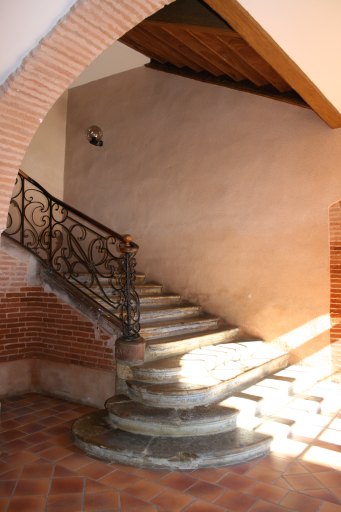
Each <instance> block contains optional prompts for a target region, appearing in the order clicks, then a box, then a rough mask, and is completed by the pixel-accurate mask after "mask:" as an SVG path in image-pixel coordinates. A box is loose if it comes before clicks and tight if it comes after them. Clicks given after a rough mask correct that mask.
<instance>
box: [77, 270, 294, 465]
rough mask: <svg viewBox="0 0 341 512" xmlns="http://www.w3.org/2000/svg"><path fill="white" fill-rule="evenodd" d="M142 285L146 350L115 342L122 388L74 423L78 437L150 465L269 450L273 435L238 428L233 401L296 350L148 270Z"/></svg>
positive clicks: (216, 460) (86, 446)
mask: <svg viewBox="0 0 341 512" xmlns="http://www.w3.org/2000/svg"><path fill="white" fill-rule="evenodd" d="M84 279H86V278H84ZM103 285H104V286H105V282H103ZM136 289H137V291H138V293H139V294H140V300H141V306H142V307H141V331H140V334H141V337H142V338H143V340H144V343H143V347H144V348H145V350H144V353H142V352H141V354H139V355H138V357H135V356H136V354H135V356H134V357H132V353H135V352H136V350H135V349H136V347H134V344H129V342H127V343H124V341H123V342H122V341H119V342H118V343H117V347H116V359H117V377H118V379H119V384H120V386H119V388H120V392H121V393H122V394H120V395H116V396H113V397H112V398H110V399H109V400H107V402H106V409H105V410H104V411H100V412H96V413H93V414H90V415H86V416H84V417H83V418H80V419H79V420H77V421H76V422H75V424H74V426H73V434H74V438H75V442H76V444H77V445H78V446H79V447H80V448H82V449H83V450H84V451H86V452H87V453H88V454H90V455H93V456H95V457H98V458H100V459H104V460H107V461H110V462H119V463H124V464H130V465H135V466H140V467H147V468H168V469H194V468H200V467H210V466H224V465H229V464H236V463H240V462H245V461H248V460H250V459H253V458H256V457H260V456H263V455H266V454H267V453H268V452H269V449H270V444H271V441H272V437H271V436H269V435H268V434H267V433H266V432H265V433H264V432H257V431H255V430H254V429H253V426H251V427H250V428H249V427H248V428H247V429H244V428H240V427H239V426H238V424H237V416H238V410H236V409H235V408H234V407H233V406H231V405H229V404H228V403H227V400H228V399H229V397H232V395H235V394H236V393H238V392H240V391H242V390H243V389H245V388H247V387H248V386H251V385H253V384H255V383H256V382H257V381H259V380H260V379H262V378H264V377H265V376H268V375H272V374H273V373H275V372H277V371H279V370H281V369H283V368H285V367H286V366H287V365H288V354H286V353H284V352H282V351H280V350H278V349H277V348H275V347H273V346H271V345H269V344H267V343H264V342H262V341H260V340H255V339H253V338H250V337H246V335H245V333H243V332H242V331H241V329H239V328H238V327H234V326H229V325H227V324H226V323H225V322H224V321H223V320H222V319H220V318H218V317H215V316H213V315H210V314H207V313H205V312H204V311H202V310H201V308H200V306H197V305H194V304H190V303H188V302H186V301H184V300H182V299H181V297H180V296H178V295H175V294H173V293H170V292H164V291H163V290H162V286H161V285H160V284H158V283H145V278H144V275H143V274H141V273H139V274H138V275H137V282H136ZM93 291H95V292H96V288H95V290H93ZM88 292H89V293H91V290H90V289H89V290H88ZM108 293H109V290H108ZM135 345H136V346H138V348H139V347H142V344H140V345H139V344H138V343H135Z"/></svg>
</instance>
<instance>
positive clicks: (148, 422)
mask: <svg viewBox="0 0 341 512" xmlns="http://www.w3.org/2000/svg"><path fill="white" fill-rule="evenodd" d="M105 407H106V409H107V411H108V416H109V420H110V421H111V424H112V425H113V426H114V427H116V428H119V429H121V430H124V431H126V432H131V433H135V434H143V435H153V436H170V437H187V436H201V435H208V434H218V433H222V432H229V431H231V430H233V429H234V428H236V417H237V414H238V411H237V410H236V409H231V408H228V407H224V406H221V405H219V404H218V405H211V406H210V407H205V406H198V407H193V408H191V409H173V408H159V407H151V406H146V405H143V404H141V403H137V402H133V401H132V400H131V399H130V398H129V397H127V396H125V395H117V396H114V397H112V398H109V400H107V402H106V404H105Z"/></svg>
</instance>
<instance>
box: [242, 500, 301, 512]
mask: <svg viewBox="0 0 341 512" xmlns="http://www.w3.org/2000/svg"><path fill="white" fill-rule="evenodd" d="M249 512H288V509H287V508H284V507H281V506H280V505H275V504H274V503H267V502H266V501H259V502H257V503H256V504H255V505H253V507H251V508H250V511H249ZM306 512H310V511H308V510H306Z"/></svg>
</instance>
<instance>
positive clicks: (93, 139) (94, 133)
mask: <svg viewBox="0 0 341 512" xmlns="http://www.w3.org/2000/svg"><path fill="white" fill-rule="evenodd" d="M86 137H87V139H88V141H89V142H90V144H93V145H94V146H103V141H102V138H103V130H102V129H101V128H100V127H99V126H96V125H95V124H94V125H92V126H89V128H88V129H87V130H86Z"/></svg>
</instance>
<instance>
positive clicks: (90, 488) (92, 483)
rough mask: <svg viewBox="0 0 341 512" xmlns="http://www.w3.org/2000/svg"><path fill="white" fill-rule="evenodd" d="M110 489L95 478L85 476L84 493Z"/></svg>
mask: <svg viewBox="0 0 341 512" xmlns="http://www.w3.org/2000/svg"><path fill="white" fill-rule="evenodd" d="M109 489H110V487H108V486H107V485H104V484H101V483H99V482H97V481H96V480H92V479H91V478H87V479H86V482H85V492H86V494H95V493H96V492H106V491H108V490H109Z"/></svg>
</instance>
